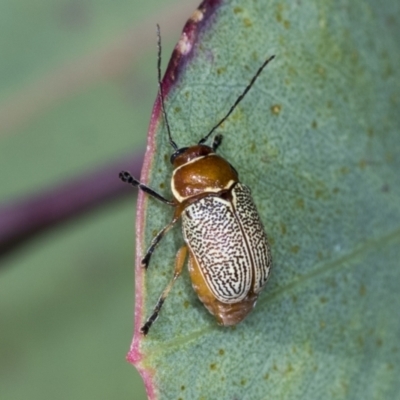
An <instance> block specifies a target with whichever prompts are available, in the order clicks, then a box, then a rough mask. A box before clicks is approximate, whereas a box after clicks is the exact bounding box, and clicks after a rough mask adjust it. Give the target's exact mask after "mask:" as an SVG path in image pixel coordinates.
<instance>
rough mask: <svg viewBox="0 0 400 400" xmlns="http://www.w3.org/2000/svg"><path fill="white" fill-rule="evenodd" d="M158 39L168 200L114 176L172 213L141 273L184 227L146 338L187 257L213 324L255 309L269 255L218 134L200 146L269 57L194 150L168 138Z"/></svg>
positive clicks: (258, 222)
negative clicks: (168, 165)
mask: <svg viewBox="0 0 400 400" xmlns="http://www.w3.org/2000/svg"><path fill="white" fill-rule="evenodd" d="M157 38H158V64H157V70H158V95H159V98H160V101H161V108H162V113H163V118H164V121H165V125H166V128H167V132H168V138H169V143H170V144H171V146H172V147H173V149H174V152H173V154H172V155H171V159H170V161H171V163H172V165H173V168H174V169H173V173H172V178H171V191H172V194H173V200H172V201H170V200H167V199H166V198H165V197H163V196H162V195H160V194H159V193H157V192H156V191H154V190H153V189H151V188H150V187H148V186H146V185H144V184H143V183H141V182H140V181H138V180H137V179H135V178H134V177H132V176H131V175H130V173H129V172H127V171H122V172H121V173H120V175H119V177H120V179H121V180H122V181H123V182H126V183H128V184H130V185H132V186H135V187H137V188H138V189H140V190H142V191H144V192H145V193H147V194H148V195H150V196H152V197H154V198H156V199H157V200H160V201H161V202H163V203H164V204H167V205H170V206H172V207H174V208H175V212H174V216H173V218H172V221H171V222H170V223H169V224H168V225H167V226H165V227H164V228H163V229H161V231H160V232H159V233H158V234H157V235H156V236H155V237H154V239H153V240H152V242H151V244H150V247H149V248H148V250H147V252H146V254H145V256H144V257H143V259H142V266H143V267H144V268H146V269H147V267H148V265H149V262H150V258H151V255H152V254H153V252H154V250H155V248H156V246H157V245H158V243H159V242H160V241H161V239H162V238H163V236H164V235H165V234H166V233H167V232H168V231H169V230H170V229H171V228H172V227H173V226H174V225H175V223H176V222H177V221H178V220H179V219H181V221H182V233H183V239H184V242H185V244H184V245H183V247H182V248H181V249H180V250H179V251H178V252H177V255H176V259H175V269H174V275H173V277H172V279H171V281H170V282H169V284H168V285H167V286H166V288H165V289H164V291H163V292H162V294H161V296H160V298H159V299H158V302H157V304H156V306H155V308H154V311H153V313H152V314H151V315H150V317H149V318H148V319H147V321H146V322H145V324H144V325H143V326H142V327H141V332H142V333H143V334H144V335H146V334H147V333H148V331H149V329H150V327H151V326H152V324H153V322H154V321H155V320H156V319H157V317H158V315H159V312H160V310H161V307H162V305H163V303H164V301H165V299H166V298H167V296H168V293H169V292H170V290H171V288H172V286H173V284H174V282H175V281H176V279H177V278H178V277H179V275H180V274H181V272H182V269H183V266H184V263H185V260H186V256H187V253H189V263H188V268H189V273H190V278H191V281H192V286H193V288H194V290H195V292H196V293H197V295H198V297H199V299H200V301H201V302H202V303H203V304H204V306H205V307H206V308H207V309H208V311H209V312H210V313H211V314H212V315H214V316H215V318H216V320H217V322H218V324H220V325H224V326H230V325H235V324H237V323H239V322H240V321H242V320H243V319H244V318H245V317H246V316H247V315H248V314H249V313H250V311H251V310H252V309H253V307H254V306H255V304H256V300H257V297H258V295H259V293H260V291H261V290H262V289H263V287H264V286H265V284H266V282H267V280H268V277H269V272H270V268H271V261H272V259H271V251H270V246H269V243H268V240H267V236H266V234H265V231H264V228H263V225H262V222H261V220H260V217H259V215H258V212H257V209H256V206H255V204H254V202H253V200H252V196H251V192H250V189H249V188H248V187H247V186H245V185H244V184H242V183H241V182H240V181H239V175H238V172H237V171H236V169H235V168H234V167H233V166H232V165H231V164H230V163H229V162H228V161H227V160H225V159H224V158H223V157H221V156H219V155H218V154H216V150H217V148H218V147H219V145H220V144H221V141H222V135H221V134H217V135H215V137H214V140H213V142H212V145H211V146H208V145H206V144H205V143H206V141H207V140H208V139H209V138H210V137H211V135H212V134H213V133H214V131H215V130H216V129H217V128H218V127H219V126H220V125H221V124H222V123H223V122H224V121H225V120H226V119H227V118H228V117H229V115H230V114H231V113H232V112H233V110H234V109H235V108H236V106H237V105H238V104H239V103H240V101H241V100H242V99H243V98H244V96H245V95H246V94H247V92H248V91H249V90H250V88H251V87H252V85H253V84H254V82H255V81H256V79H257V78H258V76H259V75H260V74H261V72H262V70H263V69H264V68H265V67H266V66H267V64H268V63H269V62H270V61H271V60H272V59H273V58H274V56H271V57H269V58H268V59H267V60H266V61H264V63H263V64H262V65H261V67H260V68H259V69H258V71H257V72H256V73H255V75H254V76H253V78H252V79H251V81H250V82H249V84H248V85H247V86H246V88H245V90H244V91H243V93H242V94H241V95H240V96H239V97H238V98H237V100H236V101H235V103H234V104H233V105H232V107H231V108H230V109H229V111H228V113H227V114H226V115H225V116H224V117H223V118H222V119H221V120H220V121H219V122H218V123H217V124H216V125H215V126H214V127H213V128H212V129H211V130H210V131H209V133H208V134H207V135H206V136H204V137H203V138H202V139H201V140H200V141H199V142H198V144H196V145H193V146H190V147H182V148H179V147H178V146H177V144H176V143H175V142H174V141H173V140H172V136H171V131H170V127H169V123H168V118H167V113H166V111H165V105H164V94H163V88H162V84H161V35H160V28H159V26H158V25H157Z"/></svg>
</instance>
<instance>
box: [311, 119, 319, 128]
mask: <svg viewBox="0 0 400 400" xmlns="http://www.w3.org/2000/svg"><path fill="white" fill-rule="evenodd" d="M311 127H312V128H314V129H317V128H318V124H317V121H315V120H314V121H313V122H312V124H311Z"/></svg>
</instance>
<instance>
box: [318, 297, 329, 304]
mask: <svg viewBox="0 0 400 400" xmlns="http://www.w3.org/2000/svg"><path fill="white" fill-rule="evenodd" d="M319 301H320V302H321V303H322V304H324V303H326V302H327V301H328V299H327V298H326V297H321V298H320V299H319Z"/></svg>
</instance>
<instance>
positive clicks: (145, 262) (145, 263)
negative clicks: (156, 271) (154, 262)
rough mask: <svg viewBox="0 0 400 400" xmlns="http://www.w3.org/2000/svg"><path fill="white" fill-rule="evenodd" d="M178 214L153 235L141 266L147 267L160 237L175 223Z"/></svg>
mask: <svg viewBox="0 0 400 400" xmlns="http://www.w3.org/2000/svg"><path fill="white" fill-rule="evenodd" d="M178 219H179V216H175V217H174V219H173V220H172V221H171V222H170V223H169V224H168V225H166V226H164V228H162V229H161V231H160V232H158V233H157V235H156V236H155V237H154V239H153V240H152V241H151V243H150V247H149V248H148V249H147V251H146V254H145V256H144V257H143V258H142V266H143V267H144V268H146V269H147V267H148V266H149V262H150V257H151V255H152V254H153V251H154V250H155V248H156V247H157V245H158V243H160V241H161V239H162V238H163V237H164V235H165V234H166V233H167V232H168V231H169V230H170V229H171V228H172V227H173V226H174V225H175V223H176V221H178Z"/></svg>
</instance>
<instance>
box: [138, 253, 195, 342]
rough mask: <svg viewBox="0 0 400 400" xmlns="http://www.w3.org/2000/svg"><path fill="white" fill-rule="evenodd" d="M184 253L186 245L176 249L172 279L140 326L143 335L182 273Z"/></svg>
mask: <svg viewBox="0 0 400 400" xmlns="http://www.w3.org/2000/svg"><path fill="white" fill-rule="evenodd" d="M186 254H187V247H186V245H185V246H183V247H181V248H180V249H179V250H178V253H176V258H175V269H174V276H173V277H172V279H171V280H170V282H169V283H168V285H167V286H166V288H165V289H164V290H163V292H162V293H161V296H160V298H159V299H158V301H157V304H156V306H155V307H154V310H153V313H152V314H151V315H150V317H149V318H148V319H147V321H146V322H145V324H144V325H143V326H142V327H141V328H140V331H141V332H142V333H143V334H144V335H147V333H148V332H149V330H150V328H151V326H152V325H153V323H154V321H155V320H156V319H157V318H158V314H159V313H160V310H161V307H162V306H163V304H164V301H165V299H166V298H167V296H168V293H169V292H170V290H171V289H172V286H173V285H174V283H175V281H176V280H177V279H178V277H179V275H180V274H181V273H182V269H183V265H184V263H185V259H186Z"/></svg>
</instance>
